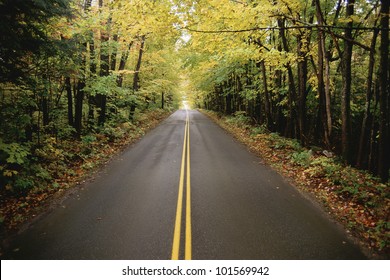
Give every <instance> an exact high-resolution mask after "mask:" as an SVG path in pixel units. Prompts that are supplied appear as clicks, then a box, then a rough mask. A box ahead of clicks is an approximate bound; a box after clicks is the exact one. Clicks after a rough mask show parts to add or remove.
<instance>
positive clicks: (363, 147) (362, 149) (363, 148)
mask: <svg viewBox="0 0 390 280" xmlns="http://www.w3.org/2000/svg"><path fill="white" fill-rule="evenodd" d="M378 33H379V30H378V29H375V30H374V34H373V35H372V40H371V47H370V48H371V50H370V58H369V62H368V75H367V88H366V102H365V106H364V117H363V121H362V127H361V130H360V140H359V152H358V158H357V163H356V164H357V166H358V167H359V168H366V167H367V158H368V157H367V155H368V151H367V149H368V146H369V144H370V143H369V138H368V133H369V131H370V130H369V129H368V128H367V124H369V123H370V120H371V117H372V114H371V111H370V107H371V99H372V91H373V90H372V84H373V83H372V79H373V75H374V65H375V46H376V40H377V37H378Z"/></svg>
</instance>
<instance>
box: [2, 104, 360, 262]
mask: <svg viewBox="0 0 390 280" xmlns="http://www.w3.org/2000/svg"><path fill="white" fill-rule="evenodd" d="M80 189H83V190H80V191H78V192H77V194H75V195H73V196H71V197H70V198H68V199H66V200H65V201H64V202H62V203H61V205H59V206H58V207H57V208H55V209H54V210H52V211H51V212H49V213H47V214H46V215H43V216H42V217H41V218H40V219H39V220H37V221H36V222H34V223H33V224H32V225H31V226H30V227H29V228H28V229H27V230H25V231H24V232H22V233H20V234H19V235H18V236H16V237H15V239H14V240H13V242H12V243H11V246H10V248H9V253H8V254H7V255H6V258H16V259H171V258H172V259H362V258H364V255H363V254H362V253H361V252H360V250H359V249H358V248H357V247H356V246H355V245H353V244H352V243H351V242H350V241H349V240H348V238H347V236H346V234H345V233H344V232H343V231H342V230H341V229H340V228H339V227H338V226H337V225H336V224H334V223H333V222H332V221H330V220H329V218H328V217H327V216H326V215H324V214H323V212H322V211H321V210H320V209H319V208H318V207H316V206H315V205H313V204H312V203H311V202H310V201H308V200H307V199H306V198H304V197H303V196H302V195H301V194H300V193H299V192H298V191H297V190H295V189H294V188H293V187H292V186H290V185H289V184H288V183H286V182H285V181H284V180H283V178H282V177H280V176H279V175H278V174H277V173H275V172H274V171H273V170H271V169H270V168H268V167H267V166H264V165H263V164H262V163H261V160H260V159H259V158H257V157H256V156H254V155H253V154H251V153H250V152H248V151H247V150H246V148H245V147H244V146H242V145H241V144H239V143H237V142H236V141H235V140H234V139H233V138H232V137H231V136H230V135H228V134H227V133H225V132H224V131H223V130H222V129H221V128H219V127H218V126H217V125H216V124H214V123H213V122H212V121H211V120H209V119H208V118H207V117H205V116H204V115H202V114H201V113H199V112H197V111H193V110H191V111H190V110H189V111H186V110H179V111H177V112H175V113H174V114H172V115H171V116H170V117H169V118H168V119H167V120H165V121H164V122H163V123H162V124H161V125H160V126H158V127H157V128H156V129H154V130H153V131H151V132H149V133H148V134H147V135H146V136H145V137H144V138H143V139H142V140H141V141H139V142H138V143H137V144H135V145H133V146H132V147H129V148H128V149H127V150H126V151H125V152H124V153H123V154H121V155H120V156H119V157H118V158H116V159H115V160H113V161H112V162H111V163H110V164H109V166H107V168H105V169H104V170H103V171H102V172H101V173H100V174H99V175H98V176H97V177H96V178H94V180H93V181H90V182H88V183H86V184H84V185H82V186H80Z"/></svg>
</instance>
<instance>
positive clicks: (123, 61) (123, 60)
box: [116, 41, 133, 87]
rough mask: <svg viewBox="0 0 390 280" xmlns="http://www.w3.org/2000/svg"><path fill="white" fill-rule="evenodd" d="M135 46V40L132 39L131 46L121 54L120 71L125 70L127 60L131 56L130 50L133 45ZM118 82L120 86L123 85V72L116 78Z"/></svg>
mask: <svg viewBox="0 0 390 280" xmlns="http://www.w3.org/2000/svg"><path fill="white" fill-rule="evenodd" d="M132 46H133V41H131V42H130V43H129V46H128V48H127V50H126V51H125V53H124V54H122V56H121V60H120V61H119V68H118V71H123V70H125V66H126V62H127V59H128V58H129V54H130V50H131V47H132ZM116 84H117V86H118V87H122V84H123V75H122V74H121V73H119V75H118V78H117V80H116Z"/></svg>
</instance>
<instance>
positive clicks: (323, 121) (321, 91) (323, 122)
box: [316, 0, 332, 149]
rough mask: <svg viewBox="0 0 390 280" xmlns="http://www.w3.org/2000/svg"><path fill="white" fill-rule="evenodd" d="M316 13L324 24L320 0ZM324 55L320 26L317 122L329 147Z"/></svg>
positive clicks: (329, 129) (328, 105)
mask: <svg viewBox="0 0 390 280" xmlns="http://www.w3.org/2000/svg"><path fill="white" fill-rule="evenodd" d="M316 15H317V20H318V23H319V24H320V25H323V24H324V20H323V16H322V11H321V6H320V1H319V0H316ZM324 56H325V32H324V30H323V29H322V28H319V29H318V70H317V79H318V89H317V91H318V95H319V97H320V101H319V107H320V108H319V116H320V117H319V120H318V121H319V122H320V127H322V128H323V133H324V143H325V146H326V147H327V148H328V149H330V147H331V139H330V131H331V125H332V124H331V118H330V109H329V108H330V102H329V96H328V98H327V97H326V92H325V83H324Z"/></svg>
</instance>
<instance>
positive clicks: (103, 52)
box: [0, 0, 390, 223]
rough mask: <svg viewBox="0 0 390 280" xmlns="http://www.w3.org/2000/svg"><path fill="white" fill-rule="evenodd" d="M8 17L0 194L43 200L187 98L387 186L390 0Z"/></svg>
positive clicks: (0, 101) (87, 6)
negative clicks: (318, 152)
mask: <svg viewBox="0 0 390 280" xmlns="http://www.w3.org/2000/svg"><path fill="white" fill-rule="evenodd" d="M0 25H1V29H2V31H1V36H0V38H1V39H0V40H1V41H0V120H1V125H0V193H1V200H2V201H3V200H4V199H5V197H23V196H24V197H27V198H29V197H30V196H31V193H34V195H35V200H36V198H37V196H38V198H39V199H38V200H40V199H44V197H46V193H47V190H49V192H50V191H51V190H52V191H53V192H55V190H56V189H58V188H62V187H63V186H64V184H66V183H64V182H66V180H67V179H69V178H73V177H77V176H79V175H80V174H85V173H88V172H89V171H90V170H92V169H93V168H94V167H96V165H97V162H101V161H104V159H105V158H106V157H107V156H108V155H109V154H110V153H113V152H114V150H115V149H119V148H118V147H119V146H120V145H125V144H126V143H127V144H128V143H130V142H131V140H132V139H135V138H136V137H139V136H141V135H142V134H143V133H145V131H146V130H147V128H148V127H151V124H150V123H152V122H153V121H156V122H157V121H158V120H160V119H162V118H164V116H167V115H168V114H169V112H172V110H175V109H177V108H179V107H180V106H181V104H182V101H183V100H185V101H187V102H189V103H190V104H191V106H192V108H203V109H206V110H211V111H214V112H217V113H218V114H219V115H227V116H234V117H236V118H238V119H240V118H241V119H245V120H246V121H248V122H250V123H251V125H253V126H255V127H256V129H257V131H261V132H267V133H271V134H272V135H277V136H278V137H279V136H282V137H286V138H287V139H296V140H295V141H297V142H299V144H300V145H301V146H302V147H307V148H310V149H312V150H316V149H317V150H321V151H324V152H326V153H327V154H330V155H332V156H333V155H336V156H337V157H338V158H339V159H340V161H341V162H342V163H343V164H345V165H346V166H353V167H356V168H359V169H362V170H366V171H367V172H369V173H370V174H372V176H377V177H378V178H380V180H381V181H382V182H383V183H385V184H388V180H389V167H390V145H389V143H390V141H389V140H390V139H389V138H390V132H389V126H390V110H389V109H390V108H389V106H390V95H389V72H390V70H389V66H388V64H389V1H385V0H333V1H332V0H312V1H304V0H237V1H235V0H207V1H206V0H198V1H192V0H153V1H152V0H151V1H142V0H126V1H125V0H98V1H96V0H89V1H88V0H72V1H68V0H34V1H33V0H30V1H22V0H17V1H11V0H3V1H0ZM115 147H117V148H115ZM299 156H302V155H299ZM69 180H71V179H69ZM384 193H386V192H384ZM41 196H42V197H41ZM27 198H26V201H24V202H23V203H22V204H23V205H24V206H25V205H27V204H28V201H27ZM26 203H27V204H26ZM19 206H20V205H19ZM19 206H18V207H19ZM24 206H23V207H24ZM20 207H21V206H20ZM12 211H14V210H12ZM12 211H11V212H12ZM15 211H16V210H15ZM15 211H14V212H15ZM16 212H17V211H16ZM20 219H23V217H20ZM3 221H4V216H3V214H1V215H0V223H2V222H3Z"/></svg>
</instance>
